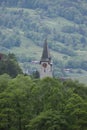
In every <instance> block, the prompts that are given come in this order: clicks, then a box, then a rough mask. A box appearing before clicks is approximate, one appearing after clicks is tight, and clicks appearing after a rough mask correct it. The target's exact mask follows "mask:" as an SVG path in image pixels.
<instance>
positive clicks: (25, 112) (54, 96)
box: [0, 74, 87, 130]
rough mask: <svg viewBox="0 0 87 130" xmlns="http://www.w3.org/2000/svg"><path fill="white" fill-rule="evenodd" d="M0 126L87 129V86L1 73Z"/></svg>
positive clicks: (5, 128)
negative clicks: (13, 76)
mask: <svg viewBox="0 0 87 130" xmlns="http://www.w3.org/2000/svg"><path fill="white" fill-rule="evenodd" d="M0 130H87V86H85V85H84V84H80V83H79V82H78V81H72V80H70V79H68V80H65V81H61V80H60V79H56V78H44V79H42V80H40V79H35V78H32V77H30V76H27V75H23V74H19V75H18V76H16V77H15V78H12V77H11V76H9V75H8V74H3V75H0Z"/></svg>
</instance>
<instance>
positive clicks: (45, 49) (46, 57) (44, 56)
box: [40, 39, 51, 62]
mask: <svg viewBox="0 0 87 130" xmlns="http://www.w3.org/2000/svg"><path fill="white" fill-rule="evenodd" d="M50 60H51V56H50V53H49V50H48V44H47V39H45V42H44V46H43V53H42V57H41V60H40V62H43V61H48V62H50Z"/></svg>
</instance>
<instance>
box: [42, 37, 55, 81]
mask: <svg viewBox="0 0 87 130" xmlns="http://www.w3.org/2000/svg"><path fill="white" fill-rule="evenodd" d="M45 77H53V76H52V60H51V55H50V52H49V48H48V43H47V39H46V40H45V42H44V45H43V52H42V57H41V59H40V79H42V78H45Z"/></svg>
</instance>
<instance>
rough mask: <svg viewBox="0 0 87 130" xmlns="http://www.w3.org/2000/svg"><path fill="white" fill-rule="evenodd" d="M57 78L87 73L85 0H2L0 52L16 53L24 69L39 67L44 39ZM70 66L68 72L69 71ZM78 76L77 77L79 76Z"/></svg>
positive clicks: (86, 11) (86, 3)
mask: <svg viewBox="0 0 87 130" xmlns="http://www.w3.org/2000/svg"><path fill="white" fill-rule="evenodd" d="M46 37H47V38H48V44H49V48H50V51H51V55H52V59H53V62H54V66H53V69H54V75H55V76H56V77H71V78H72V77H74V78H78V77H79V76H81V77H83V78H82V79H83V80H84V78H85V76H86V75H87V73H86V71H87V58H86V55H87V2H86V0H82V1H80V0H54V1H52V0H45V1H44V0H32V1H30V0H26V1H24V0H0V52H4V53H9V52H13V53H15V55H16V56H17V58H18V61H19V63H20V65H21V67H22V68H23V70H24V72H26V71H27V69H29V71H30V72H29V73H31V72H32V71H34V70H36V69H37V68H38V66H39V65H37V64H32V61H39V60H40V57H41V54H42V46H43V43H44V40H45V38H46ZM67 69H68V72H67ZM77 75H78V77H77Z"/></svg>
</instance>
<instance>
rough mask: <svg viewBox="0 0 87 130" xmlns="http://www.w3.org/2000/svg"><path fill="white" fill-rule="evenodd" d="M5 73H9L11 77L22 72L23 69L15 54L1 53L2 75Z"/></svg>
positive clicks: (0, 71)
mask: <svg viewBox="0 0 87 130" xmlns="http://www.w3.org/2000/svg"><path fill="white" fill-rule="evenodd" d="M4 73H7V74H9V75H10V76H11V77H16V76H17V75H18V74H22V70H21V68H20V66H19V65H18V62H17V60H16V57H15V55H14V54H8V55H5V54H0V75H1V74H4Z"/></svg>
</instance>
